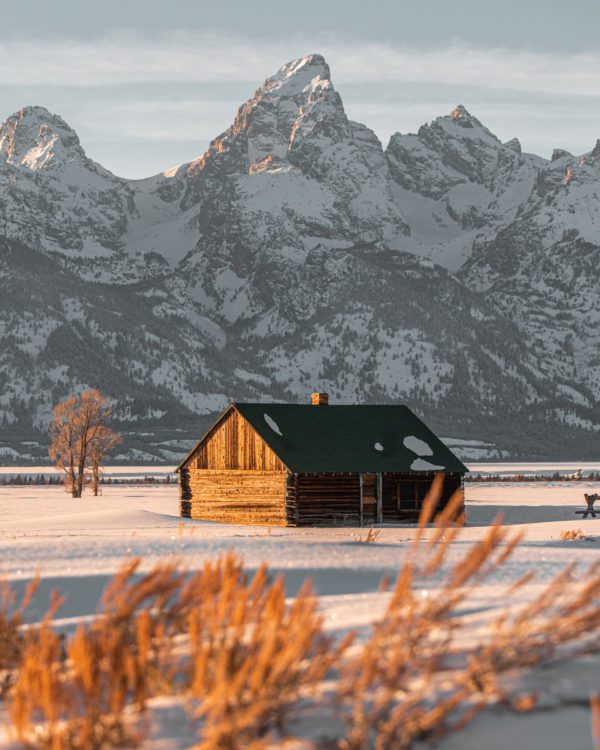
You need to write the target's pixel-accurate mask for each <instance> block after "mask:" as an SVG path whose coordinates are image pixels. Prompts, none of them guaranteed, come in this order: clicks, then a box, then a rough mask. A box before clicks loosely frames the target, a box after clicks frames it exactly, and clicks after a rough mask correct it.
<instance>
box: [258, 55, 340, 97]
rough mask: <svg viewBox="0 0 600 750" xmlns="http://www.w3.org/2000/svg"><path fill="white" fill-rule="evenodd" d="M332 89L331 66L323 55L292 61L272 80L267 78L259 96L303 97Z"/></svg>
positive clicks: (259, 91) (259, 90)
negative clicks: (321, 90)
mask: <svg viewBox="0 0 600 750" xmlns="http://www.w3.org/2000/svg"><path fill="white" fill-rule="evenodd" d="M330 87H331V88H332V84H331V74H330V72H329V65H327V63H326V62H325V58H324V57H323V56H322V55H316V54H315V55H307V56H306V57H303V58H300V59H298V60H292V61H290V62H289V63H286V65H284V66H283V67H282V68H280V69H279V70H278V71H277V73H275V75H274V76H272V77H271V78H267V80H266V81H265V83H264V85H263V86H262V88H260V89H258V91H257V94H259V93H262V94H263V95H264V94H265V93H267V92H270V93H275V92H276V93H277V95H278V96H292V97H294V96H298V95H301V96H303V95H304V94H306V93H308V92H310V91H314V90H315V89H319V88H321V89H322V88H330Z"/></svg>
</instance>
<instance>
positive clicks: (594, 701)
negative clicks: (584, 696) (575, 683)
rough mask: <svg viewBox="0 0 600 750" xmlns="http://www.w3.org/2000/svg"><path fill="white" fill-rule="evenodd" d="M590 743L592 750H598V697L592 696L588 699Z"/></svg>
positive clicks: (599, 718) (599, 706)
mask: <svg viewBox="0 0 600 750" xmlns="http://www.w3.org/2000/svg"><path fill="white" fill-rule="evenodd" d="M590 708H591V722H592V742H593V743H594V750H600V695H592V697H591V698H590Z"/></svg>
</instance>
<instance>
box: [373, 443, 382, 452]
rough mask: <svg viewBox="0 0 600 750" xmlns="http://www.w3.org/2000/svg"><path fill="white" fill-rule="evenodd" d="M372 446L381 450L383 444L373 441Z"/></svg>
mask: <svg viewBox="0 0 600 750" xmlns="http://www.w3.org/2000/svg"><path fill="white" fill-rule="evenodd" d="M373 448H375V450H376V451H382V450H383V445H381V443H375V445H374V446H373Z"/></svg>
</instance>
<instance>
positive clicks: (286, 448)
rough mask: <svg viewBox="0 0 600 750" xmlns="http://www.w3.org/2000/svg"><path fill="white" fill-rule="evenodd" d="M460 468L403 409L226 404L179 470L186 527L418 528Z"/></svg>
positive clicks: (447, 493)
mask: <svg viewBox="0 0 600 750" xmlns="http://www.w3.org/2000/svg"><path fill="white" fill-rule="evenodd" d="M466 471H467V468H466V467H465V466H464V465H463V464H462V463H461V461H459V459H458V458H457V457H456V456H455V455H454V454H453V453H452V452H451V451H450V450H449V449H448V448H447V447H446V446H445V445H444V443H443V442H442V441H441V440H440V439H439V438H438V437H436V436H435V435H434V434H433V432H431V430H429V429H428V428H427V427H426V425H425V424H424V423H423V422H422V421H421V420H420V419H419V418H418V417H417V416H416V415H415V414H413V412H412V411H411V410H410V409H409V408H408V407H406V406H399V405H389V406H383V405H381V406H379V405H377V406H375V405H374V406H368V405H365V406H362V405H361V406H354V405H352V406H350V405H339V406H338V405H336V406H330V405H329V404H328V396H327V394H323V393H315V394H312V397H311V404H310V405H309V404H306V405H304V404H276V403H269V404H260V403H252V404H243V403H232V404H230V405H229V406H228V407H227V409H225V411H224V412H223V414H221V416H220V417H219V418H218V419H217V421H216V422H215V423H214V425H213V426H212V427H211V428H210V430H209V431H208V432H207V433H206V434H205V435H204V437H203V438H202V439H201V440H200V441H199V442H198V444H197V445H196V446H195V447H194V448H193V449H192V450H191V452H190V453H189V454H188V455H187V456H186V458H185V459H184V460H183V461H182V462H181V464H180V465H179V466H178V467H177V472H178V474H179V490H180V511H181V515H182V516H183V517H186V518H195V519H203V520H206V521H218V522H227V523H242V524H261V525H270V526H370V525H373V524H376V523H402V522H413V521H415V520H416V519H417V518H418V516H419V513H420V511H421V508H422V504H423V500H424V499H425V497H426V495H427V493H428V492H429V490H430V488H431V484H432V482H433V480H434V478H435V476H436V474H438V473H439V472H442V473H443V474H444V482H443V490H442V495H441V498H440V500H439V503H438V508H439V507H443V505H445V504H446V503H447V502H448V500H449V499H450V497H451V496H452V495H453V494H454V492H456V491H457V490H460V491H462V489H463V480H464V474H465V472H466Z"/></svg>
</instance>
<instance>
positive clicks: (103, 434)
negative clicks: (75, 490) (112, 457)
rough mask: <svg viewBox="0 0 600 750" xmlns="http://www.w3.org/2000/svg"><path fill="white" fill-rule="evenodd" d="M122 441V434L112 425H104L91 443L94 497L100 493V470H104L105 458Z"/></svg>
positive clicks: (90, 464)
mask: <svg viewBox="0 0 600 750" xmlns="http://www.w3.org/2000/svg"><path fill="white" fill-rule="evenodd" d="M120 442H121V436H120V435H118V434H117V433H116V432H114V430H111V429H110V427H106V425H102V426H101V427H100V429H99V430H98V432H97V433H96V436H95V437H94V439H93V440H92V442H91V443H90V447H89V470H90V477H91V485H92V492H93V493H94V497H96V496H97V495H98V489H99V485H100V472H101V471H102V468H103V464H104V460H105V459H106V457H107V456H108V454H109V453H110V451H111V450H112V449H113V448H114V447H115V445H117V444H118V443H120Z"/></svg>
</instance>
